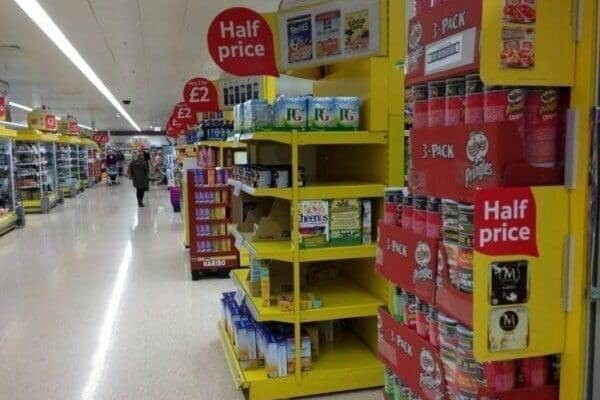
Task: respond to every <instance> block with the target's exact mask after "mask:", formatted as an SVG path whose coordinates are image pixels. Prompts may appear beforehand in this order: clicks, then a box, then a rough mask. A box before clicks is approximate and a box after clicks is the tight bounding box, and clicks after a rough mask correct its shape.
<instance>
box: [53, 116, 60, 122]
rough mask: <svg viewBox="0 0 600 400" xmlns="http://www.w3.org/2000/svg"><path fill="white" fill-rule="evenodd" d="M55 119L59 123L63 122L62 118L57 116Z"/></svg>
mask: <svg viewBox="0 0 600 400" xmlns="http://www.w3.org/2000/svg"><path fill="white" fill-rule="evenodd" d="M54 119H56V120H57V121H62V118H61V117H57V116H56V115H55V116H54Z"/></svg>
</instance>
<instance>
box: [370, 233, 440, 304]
mask: <svg viewBox="0 0 600 400" xmlns="http://www.w3.org/2000/svg"><path fill="white" fill-rule="evenodd" d="M379 248H380V251H381V252H382V254H383V257H382V261H381V265H380V267H379V272H380V273H381V274H382V275H383V276H384V277H386V278H387V279H388V280H390V281H391V282H392V283H395V284H396V285H397V286H399V287H401V288H403V289H405V290H406V291H408V292H409V293H411V294H414V295H415V296H417V297H419V298H420V299H422V300H424V301H426V302H427V303H429V304H433V302H434V301H435V280H436V274H437V253H438V243H437V240H436V239H430V238H427V237H425V236H422V235H417V234H415V233H413V232H412V231H410V230H406V229H403V228H400V227H398V226H396V225H390V224H383V223H380V224H379Z"/></svg>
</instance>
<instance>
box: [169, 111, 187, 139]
mask: <svg viewBox="0 0 600 400" xmlns="http://www.w3.org/2000/svg"><path fill="white" fill-rule="evenodd" d="M175 117H176V114H173V115H171V118H169V122H168V123H167V133H169V132H171V136H179V135H181V134H183V133H185V131H186V130H187V126H186V125H184V124H183V123H182V122H181V121H179V120H178V119H177V118H175Z"/></svg>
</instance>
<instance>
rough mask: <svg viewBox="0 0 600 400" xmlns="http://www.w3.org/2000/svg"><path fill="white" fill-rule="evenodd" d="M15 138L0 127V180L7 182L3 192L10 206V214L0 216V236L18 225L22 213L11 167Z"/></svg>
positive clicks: (11, 132)
mask: <svg viewBox="0 0 600 400" xmlns="http://www.w3.org/2000/svg"><path fill="white" fill-rule="evenodd" d="M16 138H17V133H16V132H15V131H13V130H10V129H6V128H4V127H3V126H1V125H0V154H2V155H3V156H4V157H6V158H5V165H0V178H3V180H4V179H6V180H7V181H8V182H9V186H8V189H7V190H5V194H4V196H7V195H8V196H9V197H8V198H7V200H8V201H9V204H8V205H9V206H10V208H9V210H10V212H8V213H6V214H5V215H2V216H0V236H2V235H4V234H5V233H8V232H10V231H11V230H13V229H14V228H16V227H17V226H18V225H19V219H20V217H19V213H22V212H23V210H22V208H21V207H22V205H21V202H20V201H18V198H17V196H16V193H17V192H16V189H15V171H14V163H13V165H11V160H12V153H13V147H14V141H15V139H16ZM9 190H10V191H9ZM5 199H6V198H5ZM10 203H12V204H10ZM6 205H7V204H6V203H5V206H6Z"/></svg>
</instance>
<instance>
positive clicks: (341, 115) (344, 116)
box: [335, 97, 360, 131]
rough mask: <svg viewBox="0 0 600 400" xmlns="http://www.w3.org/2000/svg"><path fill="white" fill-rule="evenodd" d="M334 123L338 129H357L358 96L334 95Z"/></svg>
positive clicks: (358, 120) (358, 115) (358, 117)
mask: <svg viewBox="0 0 600 400" xmlns="http://www.w3.org/2000/svg"><path fill="white" fill-rule="evenodd" d="M335 123H336V127H337V128H338V129H340V130H347V131H356V130H358V127H359V124H360V100H359V98H358V97H336V99H335Z"/></svg>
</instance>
